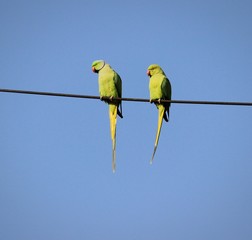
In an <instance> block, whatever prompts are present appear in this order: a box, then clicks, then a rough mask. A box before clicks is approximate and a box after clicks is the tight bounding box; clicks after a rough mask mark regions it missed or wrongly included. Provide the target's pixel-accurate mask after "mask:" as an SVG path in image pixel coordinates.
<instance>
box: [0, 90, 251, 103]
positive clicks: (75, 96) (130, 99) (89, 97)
mask: <svg viewBox="0 0 252 240" xmlns="http://www.w3.org/2000/svg"><path fill="white" fill-rule="evenodd" d="M0 92H5V93H18V94H30V95H42V96H54V97H70V98H87V99H100V97H99V96H92V95H81V94H70V93H55V92H39V91H27V90H16V89H1V88H0ZM103 99H104V100H108V99H109V97H103ZM113 99H114V100H122V101H129V102H150V100H149V99H146V98H124V97H123V98H113ZM160 102H161V103H177V104H201V105H230V106H252V102H225V101H194V100H160Z"/></svg>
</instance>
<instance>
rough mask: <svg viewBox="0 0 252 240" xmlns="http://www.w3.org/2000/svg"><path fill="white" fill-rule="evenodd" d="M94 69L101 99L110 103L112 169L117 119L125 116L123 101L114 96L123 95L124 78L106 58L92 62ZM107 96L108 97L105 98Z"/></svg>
mask: <svg viewBox="0 0 252 240" xmlns="http://www.w3.org/2000/svg"><path fill="white" fill-rule="evenodd" d="M92 71H93V72H94V73H97V74H98V85H99V94H100V99H101V100H102V101H104V102H106V103H107V104H108V105H109V119H110V134H111V139H112V171H113V172H115V169H116V120H117V115H118V116H119V117H120V118H123V115H122V101H121V100H114V99H113V98H121V97H122V80H121V77H120V76H119V74H118V73H116V72H115V71H114V70H113V69H112V67H111V66H110V65H109V64H108V63H106V62H105V61H104V60H96V61H94V62H93V63H92ZM104 97H106V99H104ZM108 97H109V99H108Z"/></svg>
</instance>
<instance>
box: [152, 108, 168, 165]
mask: <svg viewBox="0 0 252 240" xmlns="http://www.w3.org/2000/svg"><path fill="white" fill-rule="evenodd" d="M164 112H165V107H164V106H163V105H161V104H160V105H158V127H157V133H156V140H155V145H154V150H153V154H152V158H151V160H150V164H152V163H153V159H154V156H155V153H156V150H157V146H158V140H159V136H160V132H161V128H162V123H163V116H164Z"/></svg>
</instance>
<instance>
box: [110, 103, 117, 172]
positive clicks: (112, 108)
mask: <svg viewBox="0 0 252 240" xmlns="http://www.w3.org/2000/svg"><path fill="white" fill-rule="evenodd" d="M116 117H117V106H116V105H115V104H109V118H110V133H111V139H112V171H113V172H115V170H116Z"/></svg>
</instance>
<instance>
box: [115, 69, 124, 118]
mask: <svg viewBox="0 0 252 240" xmlns="http://www.w3.org/2000/svg"><path fill="white" fill-rule="evenodd" d="M113 80H114V83H115V87H116V91H117V94H118V97H119V98H121V97H122V80H121V78H120V76H119V74H117V73H116V72H114V78H113ZM118 106H119V108H120V109H117V114H118V116H119V117H121V118H123V115H122V101H119V104H118Z"/></svg>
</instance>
